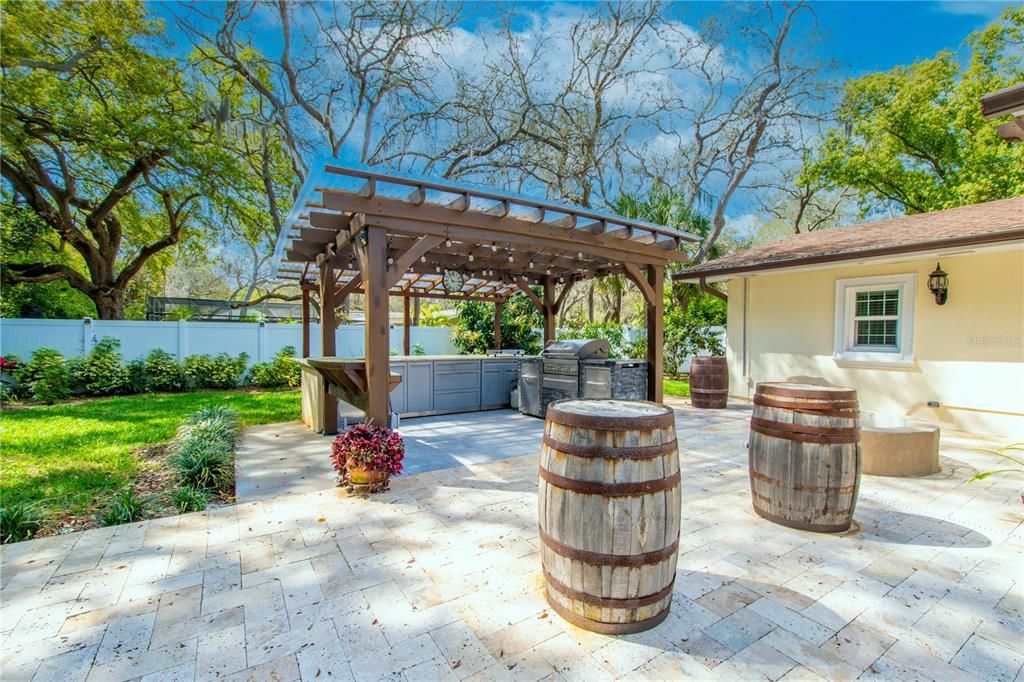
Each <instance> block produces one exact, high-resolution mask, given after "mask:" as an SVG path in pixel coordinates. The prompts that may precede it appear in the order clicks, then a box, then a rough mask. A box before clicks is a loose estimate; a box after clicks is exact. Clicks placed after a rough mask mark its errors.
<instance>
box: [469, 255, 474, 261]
mask: <svg viewBox="0 0 1024 682" xmlns="http://www.w3.org/2000/svg"><path fill="white" fill-rule="evenodd" d="M469 262H470V263H472V262H473V254H469Z"/></svg>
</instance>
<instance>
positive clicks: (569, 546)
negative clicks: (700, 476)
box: [537, 400, 681, 634]
mask: <svg viewBox="0 0 1024 682" xmlns="http://www.w3.org/2000/svg"><path fill="white" fill-rule="evenodd" d="M679 480H680V478H679V453H678V450H677V447H676V432H675V415H674V413H673V412H672V410H671V409H670V408H668V407H665V406H664V405H658V404H656V403H650V402H643V401H625V400H562V401H559V402H556V403H552V404H551V406H550V407H548V413H547V421H546V423H545V425H544V443H543V445H542V446H541V451H540V482H539V485H538V489H537V505H538V515H539V520H540V540H541V564H542V566H543V570H544V578H545V581H546V583H547V599H548V603H549V604H550V605H551V608H553V609H554V610H555V612H556V613H558V614H559V615H560V616H562V617H563V618H565V619H566V620H567V621H569V622H570V623H572V624H574V625H577V626H579V627H581V628H584V629H587V630H592V631H594V632H601V633H605V634H625V633H630V632H640V631H641V630H647V629H648V628H652V627H654V626H655V625H657V624H658V623H660V622H661V621H663V620H665V617H666V616H668V609H669V604H670V603H671V601H672V587H673V584H674V582H675V575H676V555H677V552H678V549H679V515H680V511H681V509H680V504H681V502H680V486H679Z"/></svg>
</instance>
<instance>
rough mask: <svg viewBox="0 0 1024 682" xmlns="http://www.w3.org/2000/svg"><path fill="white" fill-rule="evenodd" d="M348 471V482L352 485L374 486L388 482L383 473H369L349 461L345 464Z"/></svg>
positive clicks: (385, 474) (368, 470)
mask: <svg viewBox="0 0 1024 682" xmlns="http://www.w3.org/2000/svg"><path fill="white" fill-rule="evenodd" d="M346 468H347V469H348V480H349V483H351V484H352V485H369V486H375V485H377V484H378V483H383V482H384V481H386V480H388V475H387V473H386V472H384V471H371V470H370V469H365V468H363V467H362V466H361V465H359V464H356V463H354V462H352V461H351V460H350V461H349V462H347V463H346Z"/></svg>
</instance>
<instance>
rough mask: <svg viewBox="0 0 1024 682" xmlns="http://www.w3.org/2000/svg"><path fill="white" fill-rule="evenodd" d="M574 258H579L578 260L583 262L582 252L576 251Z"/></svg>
mask: <svg viewBox="0 0 1024 682" xmlns="http://www.w3.org/2000/svg"><path fill="white" fill-rule="evenodd" d="M576 257H577V258H579V259H580V260H583V252H582V251H577V252H576Z"/></svg>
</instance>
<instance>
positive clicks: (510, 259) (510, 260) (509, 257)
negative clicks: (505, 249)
mask: <svg viewBox="0 0 1024 682" xmlns="http://www.w3.org/2000/svg"><path fill="white" fill-rule="evenodd" d="M513 260H515V259H514V258H512V254H511V253H510V254H508V262H509V263H511V262H512V261H513Z"/></svg>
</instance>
